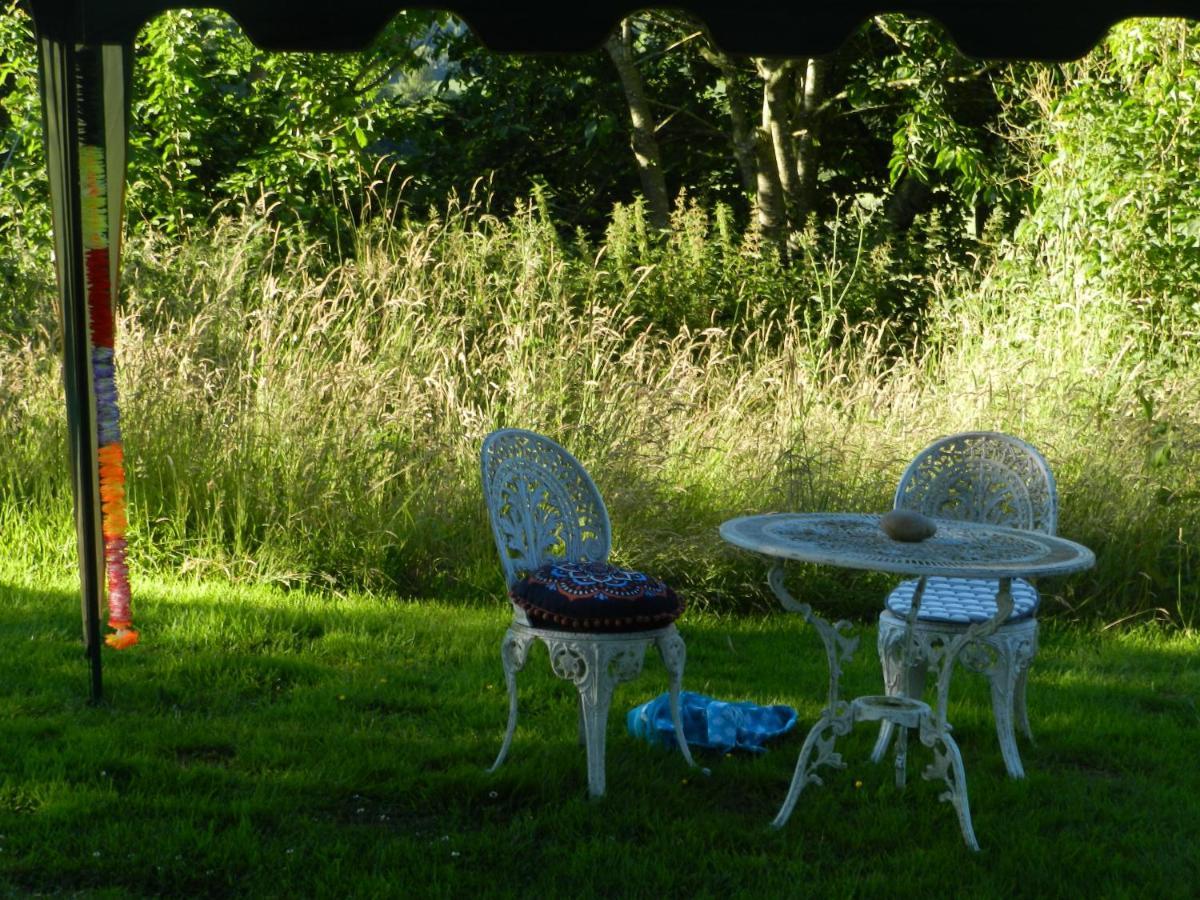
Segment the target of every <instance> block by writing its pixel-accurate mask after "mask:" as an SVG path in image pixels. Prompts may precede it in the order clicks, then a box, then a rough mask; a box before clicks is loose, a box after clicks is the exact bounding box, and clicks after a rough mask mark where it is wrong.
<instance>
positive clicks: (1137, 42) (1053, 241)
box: [1022, 20, 1200, 358]
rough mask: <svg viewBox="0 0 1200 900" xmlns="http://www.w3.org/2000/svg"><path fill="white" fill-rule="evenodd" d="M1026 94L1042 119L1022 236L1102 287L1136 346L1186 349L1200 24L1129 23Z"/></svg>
mask: <svg viewBox="0 0 1200 900" xmlns="http://www.w3.org/2000/svg"><path fill="white" fill-rule="evenodd" d="M1029 91H1030V93H1031V94H1032V95H1033V96H1034V97H1035V98H1037V99H1038V101H1039V102H1040V104H1041V106H1042V109H1043V111H1044V115H1045V116H1046V123H1045V126H1044V128H1043V131H1042V134H1043V135H1044V137H1043V139H1042V140H1043V143H1042V144H1041V146H1040V149H1041V150H1042V153H1043V155H1042V158H1041V161H1040V165H1039V167H1038V169H1037V171H1036V175H1035V180H1034V184H1035V185H1036V188H1037V191H1038V203H1037V207H1036V211H1035V213H1034V215H1033V216H1032V217H1031V218H1030V219H1029V220H1028V221H1027V222H1026V223H1025V224H1024V226H1023V229H1024V231H1023V235H1022V236H1023V238H1024V240H1025V241H1027V242H1028V243H1029V244H1030V245H1033V246H1036V247H1038V248H1039V249H1038V250H1037V251H1036V252H1039V253H1046V254H1050V255H1052V256H1055V257H1059V258H1064V259H1069V261H1070V264H1071V269H1072V271H1071V277H1072V278H1073V279H1074V280H1075V281H1076V283H1077V284H1080V285H1089V286H1090V285H1095V286H1103V291H1104V293H1105V294H1106V295H1107V296H1108V297H1110V298H1111V301H1112V302H1113V303H1114V304H1115V305H1116V306H1117V307H1119V308H1121V309H1122V310H1123V311H1124V312H1125V314H1126V316H1127V318H1128V321H1129V322H1130V324H1131V326H1132V327H1134V328H1135V329H1136V330H1137V331H1138V332H1139V333H1140V335H1141V347H1142V350H1143V352H1145V353H1146V354H1148V355H1150V356H1154V357H1159V358H1162V356H1163V352H1162V351H1163V349H1164V347H1165V348H1171V347H1175V348H1180V349H1182V345H1183V344H1184V343H1186V342H1187V340H1188V339H1189V338H1194V337H1195V336H1196V335H1197V334H1200V300H1198V299H1197V298H1200V179H1197V177H1196V165H1197V163H1196V160H1197V159H1200V106H1198V105H1197V103H1196V98H1197V96H1198V94H1200V28H1198V27H1197V26H1196V25H1195V24H1190V23H1185V22H1181V21H1173V20H1157V21H1152V20H1141V21H1136V22H1129V23H1124V24H1122V25H1120V26H1118V27H1117V28H1115V29H1114V30H1113V32H1112V34H1111V35H1110V37H1109V38H1108V40H1107V41H1106V42H1105V43H1104V44H1103V45H1102V46H1101V47H1100V48H1098V49H1097V51H1096V52H1095V53H1093V54H1092V55H1091V56H1090V57H1088V58H1087V59H1086V60H1084V61H1082V62H1080V63H1078V64H1075V65H1073V66H1070V67H1069V68H1068V69H1067V71H1066V78H1065V79H1064V80H1062V81H1046V80H1043V81H1042V82H1040V83H1036V84H1032V85H1030V86H1029Z"/></svg>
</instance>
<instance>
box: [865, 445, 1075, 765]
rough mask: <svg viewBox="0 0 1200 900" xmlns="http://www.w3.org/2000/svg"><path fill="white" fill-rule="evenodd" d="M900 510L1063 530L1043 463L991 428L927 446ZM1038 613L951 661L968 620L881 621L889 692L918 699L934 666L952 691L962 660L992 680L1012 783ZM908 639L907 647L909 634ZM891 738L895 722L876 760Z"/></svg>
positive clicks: (885, 731) (944, 593) (1025, 721)
mask: <svg viewBox="0 0 1200 900" xmlns="http://www.w3.org/2000/svg"><path fill="white" fill-rule="evenodd" d="M894 507H895V508H896V509H911V510H916V511H917V512H920V513H924V514H925V515H927V516H933V517H937V518H943V519H955V520H959V521H972V522H985V523H989V524H993V525H1005V526H1009V527H1012V528H1021V529H1027V530H1032V531H1039V532H1042V533H1044V534H1054V532H1055V529H1056V527H1057V524H1058V494H1057V489H1056V486H1055V482H1054V475H1053V473H1052V472H1051V470H1050V467H1049V465H1048V464H1047V463H1046V460H1045V459H1044V458H1043V457H1042V455H1041V454H1040V453H1039V452H1038V451H1037V450H1036V449H1035V448H1034V447H1032V446H1031V445H1029V444H1028V443H1026V442H1025V441H1022V440H1020V439H1019V438H1016V437H1013V436H1012V435H1007V434H1002V433H999V432H993V431H971V432H963V433H961V434H954V435H950V436H948V437H943V438H940V439H939V440H936V441H934V442H933V443H931V444H930V445H929V446H928V447H926V448H925V449H924V450H922V451H921V453H920V454H918V455H917V457H916V458H915V459H914V460H913V461H912V462H911V463H910V464H909V466H908V468H907V469H905V471H904V474H903V476H902V477H901V479H900V483H899V485H898V486H897V488H896V496H895V500H894ZM938 581H939V582H940V584H937V585H936V586H935V587H936V589H937V590H938V594H939V596H941V597H948V598H950V600H949V603H950V606H951V609H953V604H954V599H953V598H954V584H955V581H954V579H947V578H941V579H938ZM965 599H966V598H965V597H963V600H964V601H965ZM1035 615H1036V611H1035V612H1034V613H1032V614H1030V615H1029V616H1026V617H1023V618H1020V619H1017V620H1015V621H1012V622H1008V621H1007V617H1006V618H1005V620H1002V621H1001V622H1000V623H999V624H998V626H997V627H996V628H995V629H994V631H992V632H991V633H989V634H974V635H973V637H972V639H971V640H970V641H968V642H967V643H966V644H964V645H963V648H962V652H961V653H958V654H954V655H947V654H946V653H945V648H946V647H947V646H948V645H949V644H951V643H953V642H955V641H957V640H958V639H959V638H960V637H961V636H962V635H964V634H966V633H967V632H968V631H970V630H971V628H972V626H971V625H970V624H969V623H959V622H953V621H948V620H945V621H943V620H934V619H931V618H929V617H928V614H927V617H926V618H924V619H918V620H917V621H914V622H909V621H905V619H903V618H901V617H900V616H898V615H896V614H895V613H893V612H891V611H889V610H885V611H884V612H883V613H882V614H881V615H880V617H879V640H878V650H879V658H880V662H881V663H882V664H883V671H884V685H885V689H886V691H887V693H888V694H889V695H890V696H902V695H903V696H908V697H917V698H919V697H920V696H921V694H922V691H923V689H924V685H925V678H926V672H927V670H929V669H932V670H933V672H934V676H935V678H936V679H937V681H938V684H939V697H940V695H941V687H940V686H941V684H942V683H943V681H944V682H945V685H946V690H947V691H948V690H949V682H950V678H951V675H952V669H953V666H952V665H951V666H950V667H949V669H950V671H945V672H943V671H942V668H943V666H944V664H945V662H946V660H947V659H950V660H953V659H955V658H957V660H958V661H959V662H960V663H961V664H962V665H963V667H964V668H966V669H967V670H969V671H972V672H978V673H982V674H984V675H986V676H987V678H988V682H989V685H990V687H991V695H992V711H993V716H994V718H995V723H996V736H997V738H998V739H999V742H1000V752H1001V755H1002V756H1003V758H1004V765H1005V768H1006V770H1007V771H1008V774H1009V776H1010V777H1012V778H1023V777H1024V776H1025V769H1024V767H1023V766H1022V764H1021V755H1020V752H1019V751H1018V749H1017V742H1016V735H1015V734H1014V722H1015V724H1017V725H1019V726H1020V728H1021V730H1022V731H1023V732H1024V733H1025V735H1026V737H1027V738H1028V739H1029V740H1030V741H1031V742H1032V740H1033V732H1032V730H1031V729H1030V727H1029V714H1028V711H1027V705H1026V699H1025V693H1026V684H1027V681H1028V673H1029V666H1030V664H1031V663H1032V661H1033V658H1034V656H1035V655H1036V654H1037V638H1038V625H1037V619H1036V618H1035ZM910 633H911V635H912V640H911V642H910V641H909V640H907V637H906V636H907V635H908V634H910ZM906 653H907V654H909V656H910V659H909V660H908V662H905V654H906ZM894 732H895V726H894V725H893V724H892V723H890V722H887V721H884V722H882V723H881V726H880V729H879V737H878V739H877V740H876V743H875V749H874V752H873V753H872V758H873V759H874V760H876V761H879V760H881V759H882V758H883V757H884V755H885V754H886V753H887V748H888V744H889V743H890V741H891V740H892V736H893V734H894Z"/></svg>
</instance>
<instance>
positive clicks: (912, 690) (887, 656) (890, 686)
mask: <svg viewBox="0 0 1200 900" xmlns="http://www.w3.org/2000/svg"><path fill="white" fill-rule="evenodd" d="M905 638H906V632H905V627H904V623H902V622H900V623H897V622H893V621H890V620H889V619H888V618H886V617H884V616H880V618H879V640H878V642H877V643H878V647H879V662H880V664H881V665H882V666H883V685H884V690H885V692H886V693H887V695H888V696H889V697H904V696H907V697H913V698H915V699H917V700H920V699H921V695H922V694H923V693H924V692H925V669H926V663H925V660H924V658H923V657H922V656H921V655H920V652H921V649H920V646H918V647H916V653H917V655H916V656H915V657H914V658H913V661H912V662H913V664H912V666H910V667H909V669H908V671H907V672H905V670H904V645H905ZM897 727H898V726H897V725H896V724H895V723H894V722H890V721H888V720H887V719H883V720H881V721H880V723H879V736H878V737H877V738H876V739H875V747H874V749H872V750H871V762H874V763H877V762H880V761H882V759H883V757H884V756H886V755H887V751H888V746H889V745H890V744H891V742H892V736H893V735H894V734H895V733H896V729H897ZM901 731H903V729H901ZM897 754H898V755H897V763H896V764H897V766H902V765H903V759H904V755H903V750H902V748H900V747H897ZM897 779H898V780H897V784H896V786H897V787H903V786H904V785H903V779H902V777H901V776H900V775H899V774H897Z"/></svg>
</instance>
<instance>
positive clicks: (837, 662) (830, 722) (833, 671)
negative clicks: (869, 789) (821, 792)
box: [767, 563, 858, 828]
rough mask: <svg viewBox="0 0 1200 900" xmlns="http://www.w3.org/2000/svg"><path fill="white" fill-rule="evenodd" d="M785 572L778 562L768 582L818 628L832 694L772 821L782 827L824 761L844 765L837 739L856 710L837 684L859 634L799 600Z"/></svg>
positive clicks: (792, 609)
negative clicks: (851, 632) (786, 582)
mask: <svg viewBox="0 0 1200 900" xmlns="http://www.w3.org/2000/svg"><path fill="white" fill-rule="evenodd" d="M784 574H785V573H784V566H783V563H775V564H774V565H773V566H772V567H771V572H770V574H769V575H768V576H767V582H768V583H769V584H770V585H771V590H772V591H773V592H774V594H775V596H776V597H777V598H778V599H779V602H780V603H781V604H782V605H783V608H784V609H786V610H788V611H789V612H795V613H799V614H800V615H802V616H803V617H804V621H806V622H807V623H808V624H809V625H811V626H812V627H813V628H814V629H816V632H817V634H818V636H819V637H820V638H821V643H822V644H824V645H825V658H826V661H827V662H828V663H829V696H828V700H827V702H826V705H825V709H824V710H823V711H822V712H821V716H820V718H819V719H817V723H816V724H815V725H813V727H812V729H811V730H810V731H809V733H808V736H807V737H806V738H805V739H804V746H803V747H802V748H801V750H800V758H799V759H798V760H797V761H796V771H795V773H794V774H793V775H792V783H791V785H790V786H789V787H788V793H787V797H786V798H785V799H784V801H783V806H782V808H780V810H779V814H778V815H777V816H776V817H775V820H774V821H773V822H772V823H771V825H772V826H773V827H775V828H781V827H782V826H783V825H784V824H785V823H786V822H787V820H788V818H789V817H790V816H791V814H792V809H793V808H795V806H796V801H797V800H798V799H799V797H800V792H801V791H803V790H804V788H805V787H807V786H808V785H809V784H812V783H816V784H820V783H821V779H820V776H818V775H817V774H816V770H817V769H818V768H819V767H821V766H823V765H831V766H837V767H841V766H842V765H843V763H842V757H841V754H839V753H838V752H837V751H836V750H835V749H834V742H835V741H836V739H837V738H838V737H839V736H841V735H844V734H848V733H849V731H850V729H851V728H853V727H854V713H853V711H852V710H851V708H850V704H848V703H846V702H845V701H844V700H842V699H840V697H839V695H838V686H839V682H840V681H841V676H842V665H843V663H847V662H849V661H850V660H851V659H852V658H853V656H854V651H855V650H856V649H857V647H858V637H857V636H855V635H851V634H849V630H850V623H849V622H847V621H845V620H842V621H839V622H833V623H831V622H829V621H827V620H826V619H823V618H822V617H821V616H819V615H817V614H816V613H815V612H813V609H812V607H811V606H810V605H809V604H807V603H801V602H799V601H798V600H796V599H795V598H794V597H793V596H792V595H791V593H790V592H789V591H788V589H787V586H786V585H785V584H784Z"/></svg>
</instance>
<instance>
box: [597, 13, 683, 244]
mask: <svg viewBox="0 0 1200 900" xmlns="http://www.w3.org/2000/svg"><path fill="white" fill-rule="evenodd" d="M604 49H605V50H607V51H608V55H609V57H610V58H611V59H612V61H613V65H614V66H616V68H617V75H618V76H620V79H621V87H622V88H623V89H624V90H625V102H626V103H627V104H628V106H629V118H630V120H631V122H632V124H633V129H632V132H631V144H632V146H633V156H634V159H635V160H637V170H638V178H640V179H641V182H642V193H643V194H644V195H645V197H646V206H647V207H648V209H649V213H650V223H651V224H652V225H653V226H654V227H655V228H657V229H659V230H663V231H665V230H666V229H667V227H668V226H669V225H670V220H671V206H670V201H669V200H668V199H667V182H666V179H665V178H664V177H663V170H662V155H661V154H660V153H659V149H658V138H657V137H655V134H654V119H653V117H652V116H651V115H650V106H649V104H648V103H647V102H646V88H645V85H644V84H643V83H642V75H641V73H640V72H639V71H638V68H637V63H636V62H635V61H634V58H633V30H632V29H631V28H630V25H629V22H628V21H625V22H622V23H621V28H620V30H619V31H618V32H617V33H616V34H613V35H612V36H611V37H609V39H608V40H607V41H605V42H604Z"/></svg>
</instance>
